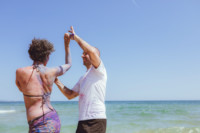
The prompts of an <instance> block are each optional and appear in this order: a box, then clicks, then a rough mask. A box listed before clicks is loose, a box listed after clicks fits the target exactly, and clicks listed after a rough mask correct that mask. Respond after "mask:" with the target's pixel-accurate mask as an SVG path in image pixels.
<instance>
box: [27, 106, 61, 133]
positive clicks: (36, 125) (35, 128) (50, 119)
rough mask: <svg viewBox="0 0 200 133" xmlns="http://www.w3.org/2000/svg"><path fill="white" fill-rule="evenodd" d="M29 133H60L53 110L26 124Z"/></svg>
mask: <svg viewBox="0 0 200 133" xmlns="http://www.w3.org/2000/svg"><path fill="white" fill-rule="evenodd" d="M28 124H29V133H60V126H61V124H60V119H59V117H58V114H57V112H56V111H55V110H52V111H50V112H48V113H46V114H44V115H42V116H39V117H37V118H35V119H33V120H32V121H29V122H28Z"/></svg>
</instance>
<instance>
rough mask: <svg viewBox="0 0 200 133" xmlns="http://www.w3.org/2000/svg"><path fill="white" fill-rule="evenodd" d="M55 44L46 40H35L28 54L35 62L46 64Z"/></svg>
mask: <svg viewBox="0 0 200 133" xmlns="http://www.w3.org/2000/svg"><path fill="white" fill-rule="evenodd" d="M53 51H55V50H54V47H53V44H52V43H50V42H49V41H47V40H45V39H35V38H34V39H33V40H32V43H31V44H30V47H29V50H28V53H29V56H30V58H31V59H32V60H33V61H40V62H44V61H46V60H47V57H48V56H49V55H50V54H51V53H52V52H53Z"/></svg>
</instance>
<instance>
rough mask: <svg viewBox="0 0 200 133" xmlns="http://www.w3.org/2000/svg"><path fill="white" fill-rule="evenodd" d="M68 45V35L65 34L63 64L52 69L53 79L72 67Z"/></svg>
mask: <svg viewBox="0 0 200 133" xmlns="http://www.w3.org/2000/svg"><path fill="white" fill-rule="evenodd" d="M69 43H70V35H69V33H65V35H64V44H65V64H64V65H61V66H59V67H56V68H53V71H54V76H55V77H57V76H61V75H63V74H64V73H65V72H66V71H68V70H69V69H70V67H71V65H72V62H71V55H70V48H69Z"/></svg>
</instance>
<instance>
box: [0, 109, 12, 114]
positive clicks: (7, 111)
mask: <svg viewBox="0 0 200 133" xmlns="http://www.w3.org/2000/svg"><path fill="white" fill-rule="evenodd" d="M15 112H16V110H0V114H7V113H15Z"/></svg>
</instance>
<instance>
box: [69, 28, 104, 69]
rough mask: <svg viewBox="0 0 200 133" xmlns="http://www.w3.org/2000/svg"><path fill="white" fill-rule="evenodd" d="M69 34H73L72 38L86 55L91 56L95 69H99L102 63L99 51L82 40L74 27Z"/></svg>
mask: <svg viewBox="0 0 200 133" xmlns="http://www.w3.org/2000/svg"><path fill="white" fill-rule="evenodd" d="M69 32H70V33H72V35H71V36H70V38H71V39H73V40H75V41H76V42H77V43H78V44H79V46H80V47H81V48H82V49H83V51H84V52H85V53H88V55H89V56H90V59H91V63H92V65H93V66H94V67H95V68H97V67H98V66H99V64H100V62H101V59H100V53H99V51H98V50H97V49H96V48H95V47H93V46H91V45H89V44H88V43H87V42H86V41H84V40H83V39H81V38H80V37H79V36H78V35H76V34H75V32H74V29H73V27H72V26H71V30H70V31H69Z"/></svg>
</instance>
